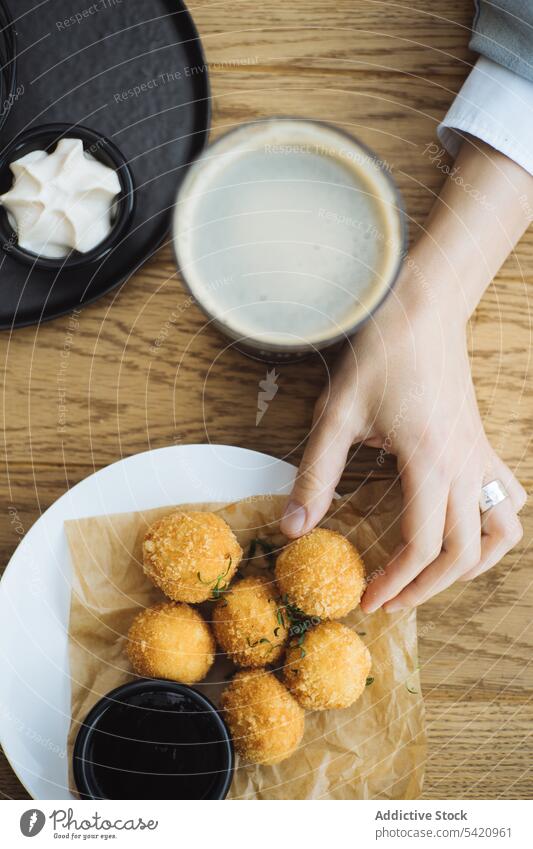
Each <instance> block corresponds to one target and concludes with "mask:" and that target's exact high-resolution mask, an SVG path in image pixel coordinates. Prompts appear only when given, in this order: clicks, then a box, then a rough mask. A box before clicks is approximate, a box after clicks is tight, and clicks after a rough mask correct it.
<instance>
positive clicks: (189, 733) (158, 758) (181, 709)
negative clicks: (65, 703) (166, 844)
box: [73, 680, 233, 799]
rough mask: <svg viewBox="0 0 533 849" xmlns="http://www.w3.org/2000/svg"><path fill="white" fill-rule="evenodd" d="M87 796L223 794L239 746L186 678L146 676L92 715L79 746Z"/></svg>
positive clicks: (81, 783) (79, 772)
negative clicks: (235, 746) (179, 680)
mask: <svg viewBox="0 0 533 849" xmlns="http://www.w3.org/2000/svg"><path fill="white" fill-rule="evenodd" d="M73 765H74V776H75V779H76V784H77V787H78V790H79V791H80V796H81V797H82V798H87V797H88V798H93V799H223V798H225V796H226V794H227V792H228V790H229V785H230V783H231V778H232V772H233V751H232V746H231V741H230V738H229V734H228V731H227V729H226V727H225V725H224V723H223V721H222V719H221V718H220V716H219V715H218V713H217V711H216V708H215V707H214V706H213V705H212V704H211V702H209V701H208V700H207V699H206V698H205V697H204V696H202V695H201V694H200V693H197V692H196V691H195V690H192V689H191V688H190V687H186V686H185V685H182V684H174V683H172V682H168V681H155V680H141V681H136V682H134V683H132V684H126V685H124V686H123V687H119V688H118V689H117V690H114V691H113V692H112V693H109V694H108V695H107V696H105V697H104V698H103V699H102V700H101V701H100V702H98V704H97V705H96V706H95V707H94V708H93V710H92V711H91V712H90V713H89V715H88V717H87V718H86V720H85V723H84V724H83V725H82V727H81V729H80V732H79V734H78V737H77V739H76V744H75V747H74V764H73Z"/></svg>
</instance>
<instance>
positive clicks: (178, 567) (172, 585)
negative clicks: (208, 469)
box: [143, 512, 242, 604]
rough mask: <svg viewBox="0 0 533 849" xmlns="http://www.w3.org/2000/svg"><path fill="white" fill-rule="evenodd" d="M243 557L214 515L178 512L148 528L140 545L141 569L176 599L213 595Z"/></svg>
mask: <svg viewBox="0 0 533 849" xmlns="http://www.w3.org/2000/svg"><path fill="white" fill-rule="evenodd" d="M241 557H242V548H241V547H240V545H239V543H238V542H237V539H236V537H235V534H234V533H233V531H232V530H231V528H230V527H229V525H228V524H226V522H225V521H224V519H222V518H221V517H220V516H217V515H216V513H201V512H189V513H184V512H177V513H171V514H170V515H169V516H164V517H163V518H162V519H159V520H158V521H157V522H154V524H153V525H151V526H150V527H149V528H148V530H147V532H146V535H145V537H144V541H143V562H144V571H145V572H146V574H147V575H148V577H149V578H150V580H151V581H153V583H154V584H155V585H156V586H157V587H159V588H160V589H161V590H163V592H164V593H165V595H166V596H168V597H169V598H171V599H173V600H174V601H188V602H191V603H192V604H199V603H200V602H202V601H207V599H209V598H213V597H215V598H216V597H217V593H218V592H219V591H220V590H223V589H224V588H225V587H227V585H228V584H229V582H230V581H231V579H232V577H233V576H234V574H235V572H236V571H237V567H238V565H239V562H240V560H241Z"/></svg>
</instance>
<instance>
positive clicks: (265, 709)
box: [221, 669, 305, 764]
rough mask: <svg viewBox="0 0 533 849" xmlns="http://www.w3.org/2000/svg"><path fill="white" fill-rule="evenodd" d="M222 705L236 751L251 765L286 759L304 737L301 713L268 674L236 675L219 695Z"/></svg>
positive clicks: (245, 673) (286, 693) (291, 698)
mask: <svg viewBox="0 0 533 849" xmlns="http://www.w3.org/2000/svg"><path fill="white" fill-rule="evenodd" d="M221 706H222V717H223V719H224V720H225V721H226V723H227V725H228V727H229V729H230V732H231V736H232V738H233V742H234V744H235V748H236V750H237V751H238V752H239V754H240V755H242V757H243V758H245V759H246V760H248V761H251V762H252V763H258V764H277V763H279V762H280V761H283V760H285V758H288V757H290V756H291V755H292V754H293V752H294V751H295V749H296V748H297V747H298V745H299V743H300V741H301V739H302V737H303V733H304V721H305V714H304V711H303V710H302V708H301V707H300V705H299V704H298V703H297V701H296V700H295V699H294V698H293V697H292V696H291V694H290V693H289V691H288V690H287V688H286V687H284V686H283V684H281V682H280V681H278V679H277V678H276V677H275V676H274V675H273V674H272V673H271V672H266V671H264V670H262V669H261V670H259V669H256V670H246V671H243V672H238V673H237V675H235V677H234V678H233V680H232V681H231V683H230V684H229V686H228V687H227V688H226V689H225V690H224V692H223V693H222V699H221Z"/></svg>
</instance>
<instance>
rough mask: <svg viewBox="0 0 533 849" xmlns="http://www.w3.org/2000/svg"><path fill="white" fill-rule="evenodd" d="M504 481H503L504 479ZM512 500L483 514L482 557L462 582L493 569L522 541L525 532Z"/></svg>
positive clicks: (464, 575)
mask: <svg viewBox="0 0 533 849" xmlns="http://www.w3.org/2000/svg"><path fill="white" fill-rule="evenodd" d="M502 480H503V479H502ZM515 509H516V508H515V505H514V503H513V502H512V501H511V499H510V498H508V499H506V500H505V501H502V502H501V504H497V505H496V507H493V508H492V509H491V510H487V512H486V513H484V514H483V536H482V537H481V555H480V559H479V562H478V563H477V564H476V565H475V566H474V568H472V569H469V570H467V571H466V572H465V573H464V574H463V575H462V576H461V577H460V578H459V580H461V581H471V580H472V579H473V578H477V576H478V575H481V574H482V573H483V572H487V571H488V570H489V569H492V567H493V566H495V565H496V563H499V561H500V560H501V559H502V557H504V556H505V555H506V554H507V552H509V551H510V550H511V549H512V548H514V546H515V545H517V544H518V543H519V542H520V540H521V539H522V535H523V530H522V525H521V523H520V519H519V518H518V516H517V515H516V512H515Z"/></svg>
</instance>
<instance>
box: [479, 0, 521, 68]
mask: <svg viewBox="0 0 533 849" xmlns="http://www.w3.org/2000/svg"><path fill="white" fill-rule="evenodd" d="M470 49H471V50H474V51H475V52H476V53H480V54H481V55H482V56H486V57H487V58H488V59H492V60H493V61H494V62H497V63H498V65H503V67H504V68H508V69H509V70H510V71H513V72H514V73H515V74H519V75H520V76H521V77H525V79H527V80H531V82H533V3H532V2H531V0H497V3H494V2H488V0H477V2H476V15H475V18H474V23H473V25H472V38H471V39H470Z"/></svg>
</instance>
